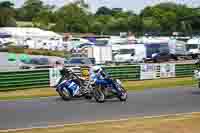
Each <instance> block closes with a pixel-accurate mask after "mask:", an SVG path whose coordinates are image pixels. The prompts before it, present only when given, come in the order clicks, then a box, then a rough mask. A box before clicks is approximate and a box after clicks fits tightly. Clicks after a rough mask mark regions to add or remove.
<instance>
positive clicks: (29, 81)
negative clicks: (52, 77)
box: [0, 69, 49, 91]
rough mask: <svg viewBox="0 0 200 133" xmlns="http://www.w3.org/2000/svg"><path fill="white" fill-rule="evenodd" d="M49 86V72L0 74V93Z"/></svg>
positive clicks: (27, 71) (28, 71)
mask: <svg viewBox="0 0 200 133" xmlns="http://www.w3.org/2000/svg"><path fill="white" fill-rule="evenodd" d="M48 86H49V70H47V69H45V70H25V71H14V72H13V71H9V72H0V91H4V90H6V91H7V90H16V89H28V88H43V87H48Z"/></svg>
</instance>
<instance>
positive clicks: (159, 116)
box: [0, 112, 200, 133]
mask: <svg viewBox="0 0 200 133" xmlns="http://www.w3.org/2000/svg"><path fill="white" fill-rule="evenodd" d="M198 113H200V112H190V113H178V114H168V115H158V116H145V117H135V118H134V117H133V118H127V119H118V120H102V121H88V122H80V123H71V124H58V125H49V126H37V127H31V128H17V129H6V130H0V133H7V132H17V131H25V130H32V129H48V128H60V127H65V126H78V125H88V124H101V123H107V122H121V121H128V120H131V119H137V120H140V119H152V118H161V117H170V116H182V115H183V116H185V115H192V114H198Z"/></svg>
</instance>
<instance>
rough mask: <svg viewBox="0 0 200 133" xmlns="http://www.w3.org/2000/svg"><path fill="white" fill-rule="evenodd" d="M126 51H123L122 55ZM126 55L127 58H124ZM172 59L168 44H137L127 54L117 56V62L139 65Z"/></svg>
mask: <svg viewBox="0 0 200 133" xmlns="http://www.w3.org/2000/svg"><path fill="white" fill-rule="evenodd" d="M123 52H124V50H123V49H122V53H123ZM122 55H125V56H122ZM170 58H171V54H170V50H169V46H168V44H167V43H166V44H165V43H151V44H136V45H133V47H132V49H129V50H127V51H126V54H119V55H116V56H115V60H116V62H123V61H126V62H129V63H138V62H145V61H154V62H161V61H168V60H169V59H170Z"/></svg>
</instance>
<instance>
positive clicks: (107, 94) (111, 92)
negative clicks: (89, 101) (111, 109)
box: [92, 70, 128, 103]
mask: <svg viewBox="0 0 200 133" xmlns="http://www.w3.org/2000/svg"><path fill="white" fill-rule="evenodd" d="M99 73H102V74H103V75H104V77H105V79H106V80H110V81H111V82H112V84H108V85H103V86H101V85H96V84H95V82H93V84H92V85H93V97H94V98H95V100H96V101H97V102H99V103H103V102H105V99H112V98H116V97H117V98H118V99H119V100H120V101H126V100H127V98H128V94H127V91H126V89H125V88H124V87H123V85H122V82H121V81H120V80H119V79H112V78H111V77H110V76H109V75H108V74H107V73H106V72H105V71H103V70H100V71H99ZM113 85H115V86H116V87H117V88H118V90H119V91H120V93H121V95H119V94H118V93H117V91H116V90H115V89H114V88H113Z"/></svg>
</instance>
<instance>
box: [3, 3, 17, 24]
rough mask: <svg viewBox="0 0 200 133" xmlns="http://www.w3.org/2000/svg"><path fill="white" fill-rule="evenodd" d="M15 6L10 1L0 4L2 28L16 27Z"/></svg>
mask: <svg viewBox="0 0 200 133" xmlns="http://www.w3.org/2000/svg"><path fill="white" fill-rule="evenodd" d="M13 6H14V4H13V3H11V2H10V1H4V2H1V3H0V27H4V26H16V21H15V19H14V17H15V10H14V8H13Z"/></svg>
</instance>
